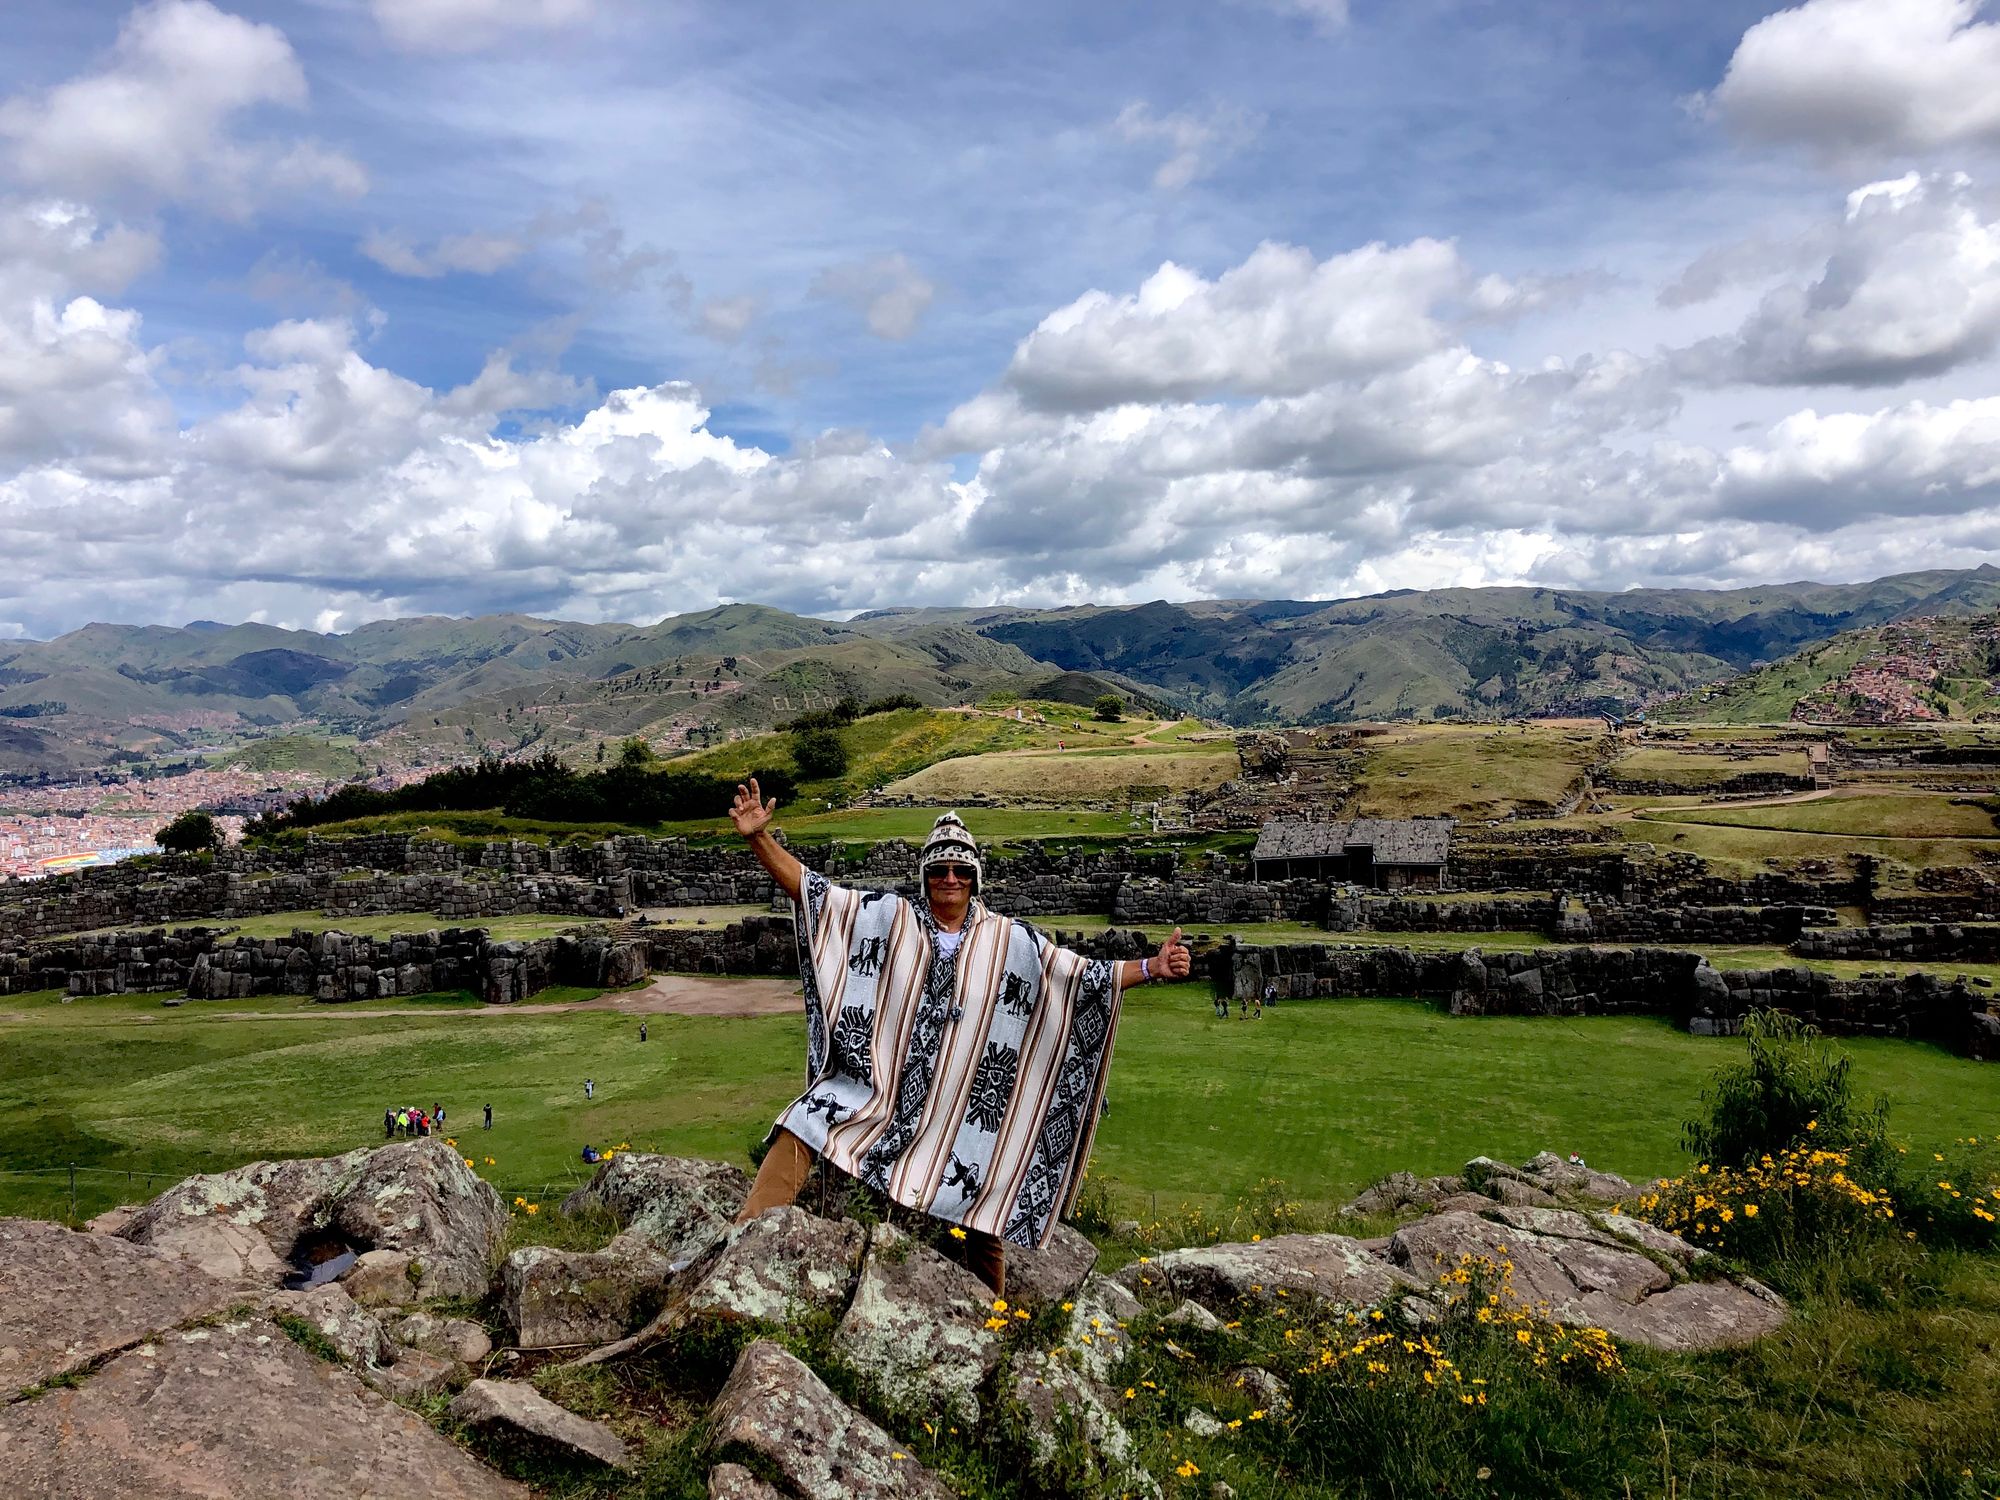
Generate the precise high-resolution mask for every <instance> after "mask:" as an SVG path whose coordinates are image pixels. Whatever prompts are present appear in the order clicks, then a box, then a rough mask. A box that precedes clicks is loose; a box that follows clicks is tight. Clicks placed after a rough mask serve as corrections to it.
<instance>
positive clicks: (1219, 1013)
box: [1215, 995, 1229, 1021]
mask: <svg viewBox="0 0 2000 1500" xmlns="http://www.w3.org/2000/svg"><path fill="white" fill-rule="evenodd" d="M1215 1019H1216V1020H1218V1021H1226V1020H1228V1019H1229V997H1228V996H1227V995H1217V996H1216V997H1215Z"/></svg>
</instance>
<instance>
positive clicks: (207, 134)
mask: <svg viewBox="0 0 2000 1500" xmlns="http://www.w3.org/2000/svg"><path fill="white" fill-rule="evenodd" d="M1996 99H2000V23H1996V21H1995V20H1994V19H1993V18H1991V17H1989V16H1987V15H1986V14H1985V13H1983V12H1982V11H1981V9H1980V7H1979V6H1978V5H1977V4H1976V3H1975V0H1808V3H1806V4H1804V5H1802V6H1798V7H1795V8H1792V9H1789V10H1777V9H1775V8H1774V7H1771V6H1769V5H1765V4H1722V3H1707V4H1690V5H1685V6H1679V7H1665V6H1660V5H1657V4H1641V3H1635V0H1627V3H1612V4H1600V5H1592V6H1578V5H1575V4H1573V3H1564V4H1556V3H1535V0H1507V3H1481V0H1460V3H1446V0H1415V3H1405V4H1397V5H1378V4H1373V3H1367V0H1355V3H1353V4H1352V5H1351V7H1349V6H1343V5H1341V4H1340V3H1338V0H1177V3H1174V0H1170V3H1150V4H1136V3H1135V4H1123V3H1102V0H1100V3H1095V4H1092V5H1089V6H1074V5H1042V4H1019V3H1016V4H1010V5H1006V6H999V5H968V6H960V7H946V6H935V5H916V4H881V3H851V4H842V5H837V6H828V5H825V4H823V3H822V4H792V3H773V4H763V5H759V6H756V7H742V6H723V5H718V4H707V3H680V4H658V3H654V4H642V3H637V0H293V3H288V4H282V5H278V4H237V5H220V4H211V3H208V0H150V3H147V4H142V5H138V6H129V5H124V4H95V3H80V4H71V5H67V6H64V7H34V8H24V9H23V11H22V13H21V14H19V15H18V16H15V17H12V18H10V38H9V47H8V48H7V50H6V52H5V53H4V55H0V538H4V539H5V540H6V541H7V542H8V543H9V551H10V553H11V554H12V555H14V556H15V557H16V558H18V559H20V560H21V561H22V563H23V564H24V566H23V567H22V568H21V569H20V570H19V571H18V572H17V574H16V576H15V577H14V578H12V579H11V580H0V631H5V632H8V633H13V634H32V635H37V636H45V635H48V634H50V633H53V632H55V631H59V630H62V629H67V628H72V627H74V626H75V625H77V624H81V623H83V622H84V621H85V620H87V619H95V618H110V619H130V620H162V621H169V622H172V621H177V620H179V619H184V618H190V617H194V616H198V615H207V616H222V617H253V618H266V619H270V620H273V621H276V622H280V623H286V624H302V625H311V624H317V625H320V626H322V627H332V628H347V627H350V626H352V625H353V624H356V623H359V622H361V621H362V620H365V619H369V618H376V617H380V616H383V615H392V614H399V613H409V612H415V611H418V610H423V611H436V612H445V613H471V612H479V611H485V610H490V609H502V608H510V609H511V608H519V609H527V610H533V611H537V612H544V613H554V614H563V615H566V616H569V617H573V618H593V619H600V618H630V619H650V618H657V617H659V616H660V615H662V614H667V613H674V612H678V611H681V610H685V609H694V608H702V607H706V606H708V605H710V604H713V603H716V602H718V601H721V600H725V599H731V598H755V599H761V600H765V601H767V602H771V603H775V604H780V605H783V606H785V607H788V608H794V609H800V610H806V611H812V612H820V613H828V614H839V613H843V612H848V611H851V610H854V609H861V608H871V607H879V606H881V605H884V604H893V603H981V602H1021V603H1064V602H1080V601H1082V600H1086V599H1095V600H1100V601H1106V602H1109V601H1116V600H1131V599H1144V598H1152V597H1170V598H1186V597H1199V596H1211V595H1219V594H1231V595H1243V594H1260V595H1276V594H1285V595H1292V596H1309V597H1330V596H1335V595H1339V594H1346V593H1355V592H1365V591H1368V590H1370V589H1374V588H1382V587H1397V586H1426V585H1434V584H1443V583H1488V582H1515V581H1536V582H1548V583H1560V584H1568V585H1574V586H1588V587H1605V588H1618V587H1625V586H1630V585H1633V584H1642V583H1662V582H1665V583H1709V584H1734V583H1745V582H1755V581H1766V580H1771V579H1778V578H1791V577H1800V576H1820V577H1835V576H1838V577H1859V576H1866V575H1867V574H1870V573H1873V572H1881V571H1893V570H1898V569H1901V568H1906V567H1918V566H1932V565H1967V564H1970V563H1973V562H1978V561H1983V560H1987V559H1988V558H1991V557H1993V556H1994V554H1995V550H1996V549H2000V510H1996V507H2000V403H1996V394H1995V393H1996V386H1995V380H1994V376H1995V371H1996V364H1995V346H1996V341H2000V251H1996V246H2000V211H1996V208H1995V202H1996V199H1995V196H1994V192H1993V188H1992V182H1991V177H1992V171H1991V169H1992V164H1993V155H1994V148H1995V146H1996V144H2000V104H1995V103H1994V102H1992V101H1994V100H1996ZM1871 184H1897V185H1898V186H1896V187H1894V188H1882V189H1880V190H1875V191H1871V190H1870V187H1871ZM1260 247H1263V248H1260ZM1168 263H1172V265H1171V267H1169V269H1168V271H1166V272H1163V271H1162V267H1163V266H1167V265H1168ZM1146 288H1150V291H1146V290H1143V289H1146ZM1038 330H1039V331H1038ZM620 392H627V393H631V394H630V395H628V396H620V395H618V394H617V393H620Z"/></svg>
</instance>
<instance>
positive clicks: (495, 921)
mask: <svg viewBox="0 0 2000 1500" xmlns="http://www.w3.org/2000/svg"><path fill="white" fill-rule="evenodd" d="M166 925H167V926H168V928H169V929H178V928H182V927H230V928H234V929H235V935H236V936H238V937H246V938H272V937H290V936H291V935H292V934H293V933H294V932H296V931H298V930H299V929H300V928H304V929H305V930H306V931H308V932H345V933H351V934H352V935H354V936H355V937H373V938H385V937H394V936H396V935H397V934H398V933H404V932H429V931H431V930H432V929H433V928H438V929H442V928H445V927H449V926H457V927H483V928H485V929H486V930H487V931H488V932H490V933H491V934H492V935H493V940H494V941H495V942H512V941H514V940H515V939H526V938H542V937H552V936H554V935H555V934H556V933H558V932H562V931H564V930H565V929H567V928H571V927H595V926H597V925H598V922H597V919H596V918H594V917H563V916H552V915H546V914H541V913H530V914H528V915H527V916H519V917H465V918H462V919H460V920H458V921H456V922H446V921H445V920H444V919H443V918H441V917H438V916H435V915H433V914H432V913H430V912H426V911H416V912H383V913H377V914H370V915H365V916H349V917H329V916H327V915H325V914H324V913H322V912H316V911H278V912H272V913H270V914H269V915H268V916H262V917H202V918H198V919H196V920H194V921H191V922H169V923H167V924H166ZM150 930H152V929H150V928H144V927H141V928H121V927H102V928H99V929H98V931H99V932H100V933H106V932H127V931H141V932H144V931H150Z"/></svg>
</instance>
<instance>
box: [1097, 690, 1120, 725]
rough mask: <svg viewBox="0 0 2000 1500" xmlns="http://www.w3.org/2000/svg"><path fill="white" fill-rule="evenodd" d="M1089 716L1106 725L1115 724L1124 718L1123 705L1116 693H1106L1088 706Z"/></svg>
mask: <svg viewBox="0 0 2000 1500" xmlns="http://www.w3.org/2000/svg"><path fill="white" fill-rule="evenodd" d="M1090 716H1091V717H1092V718H1093V719H1101V720H1102V721H1104V722H1105V723H1107V724H1116V723H1117V722H1118V721H1119V720H1120V719H1122V718H1124V717H1125V705H1124V704H1123V703H1121V702H1120V701H1119V699H1118V695H1117V694H1116V693H1106V694H1104V695H1103V696H1102V697H1101V698H1099V699H1098V700H1097V701H1096V702H1095V703H1093V704H1091V706H1090Z"/></svg>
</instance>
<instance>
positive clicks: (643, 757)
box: [618, 734, 653, 771]
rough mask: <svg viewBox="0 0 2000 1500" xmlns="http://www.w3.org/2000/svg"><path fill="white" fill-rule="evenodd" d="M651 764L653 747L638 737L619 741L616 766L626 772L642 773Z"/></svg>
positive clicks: (634, 736)
mask: <svg viewBox="0 0 2000 1500" xmlns="http://www.w3.org/2000/svg"><path fill="white" fill-rule="evenodd" d="M652 763H653V747H652V746H651V745H649V744H647V743H646V742H645V740H643V739H642V738H640V737H639V736H638V735H636V734H635V735H633V736H632V737H631V738H630V739H628V740H624V741H621V742H620V744H619V746H618V764H619V765H621V766H624V767H626V768H627V769H628V770H639V771H643V770H644V769H645V768H646V767H647V766H650V765H651V764H652Z"/></svg>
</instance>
